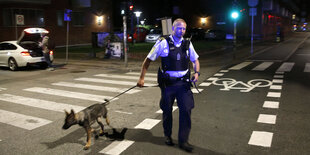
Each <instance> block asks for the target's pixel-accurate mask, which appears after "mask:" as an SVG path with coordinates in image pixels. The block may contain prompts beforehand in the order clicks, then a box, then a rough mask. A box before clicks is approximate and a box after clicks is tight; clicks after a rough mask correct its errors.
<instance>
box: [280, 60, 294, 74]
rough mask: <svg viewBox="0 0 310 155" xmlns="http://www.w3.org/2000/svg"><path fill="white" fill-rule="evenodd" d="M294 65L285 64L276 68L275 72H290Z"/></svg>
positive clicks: (290, 63) (291, 63)
mask: <svg viewBox="0 0 310 155" xmlns="http://www.w3.org/2000/svg"><path fill="white" fill-rule="evenodd" d="M294 65H295V63H293V62H285V63H283V64H282V65H281V66H280V67H279V68H278V70H277V72H290V71H291V70H292V68H293V66H294Z"/></svg>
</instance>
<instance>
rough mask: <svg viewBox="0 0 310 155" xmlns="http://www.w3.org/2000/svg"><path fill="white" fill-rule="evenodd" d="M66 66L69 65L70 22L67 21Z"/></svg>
mask: <svg viewBox="0 0 310 155" xmlns="http://www.w3.org/2000/svg"><path fill="white" fill-rule="evenodd" d="M66 44H67V45H66V64H67V63H68V53H69V52H68V44H69V21H67V42H66Z"/></svg>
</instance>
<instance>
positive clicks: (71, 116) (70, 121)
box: [62, 109, 77, 129]
mask: <svg viewBox="0 0 310 155" xmlns="http://www.w3.org/2000/svg"><path fill="white" fill-rule="evenodd" d="M65 113H66V118H65V124H64V125H63V126H62V128H63V129H69V128H70V127H71V126H72V125H74V124H77V119H76V115H75V113H74V111H73V109H72V110H71V113H69V112H67V111H66V110H65Z"/></svg>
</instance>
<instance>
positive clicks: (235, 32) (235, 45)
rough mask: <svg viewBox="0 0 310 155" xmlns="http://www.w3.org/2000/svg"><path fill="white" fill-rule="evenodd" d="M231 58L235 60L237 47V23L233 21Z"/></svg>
mask: <svg viewBox="0 0 310 155" xmlns="http://www.w3.org/2000/svg"><path fill="white" fill-rule="evenodd" d="M233 44H234V45H233V51H234V52H233V53H234V54H233V58H234V59H236V47H237V22H236V21H234V43H233Z"/></svg>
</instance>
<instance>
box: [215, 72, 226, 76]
mask: <svg viewBox="0 0 310 155" xmlns="http://www.w3.org/2000/svg"><path fill="white" fill-rule="evenodd" d="M223 75H224V74H223V73H216V74H214V75H213V76H223Z"/></svg>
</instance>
